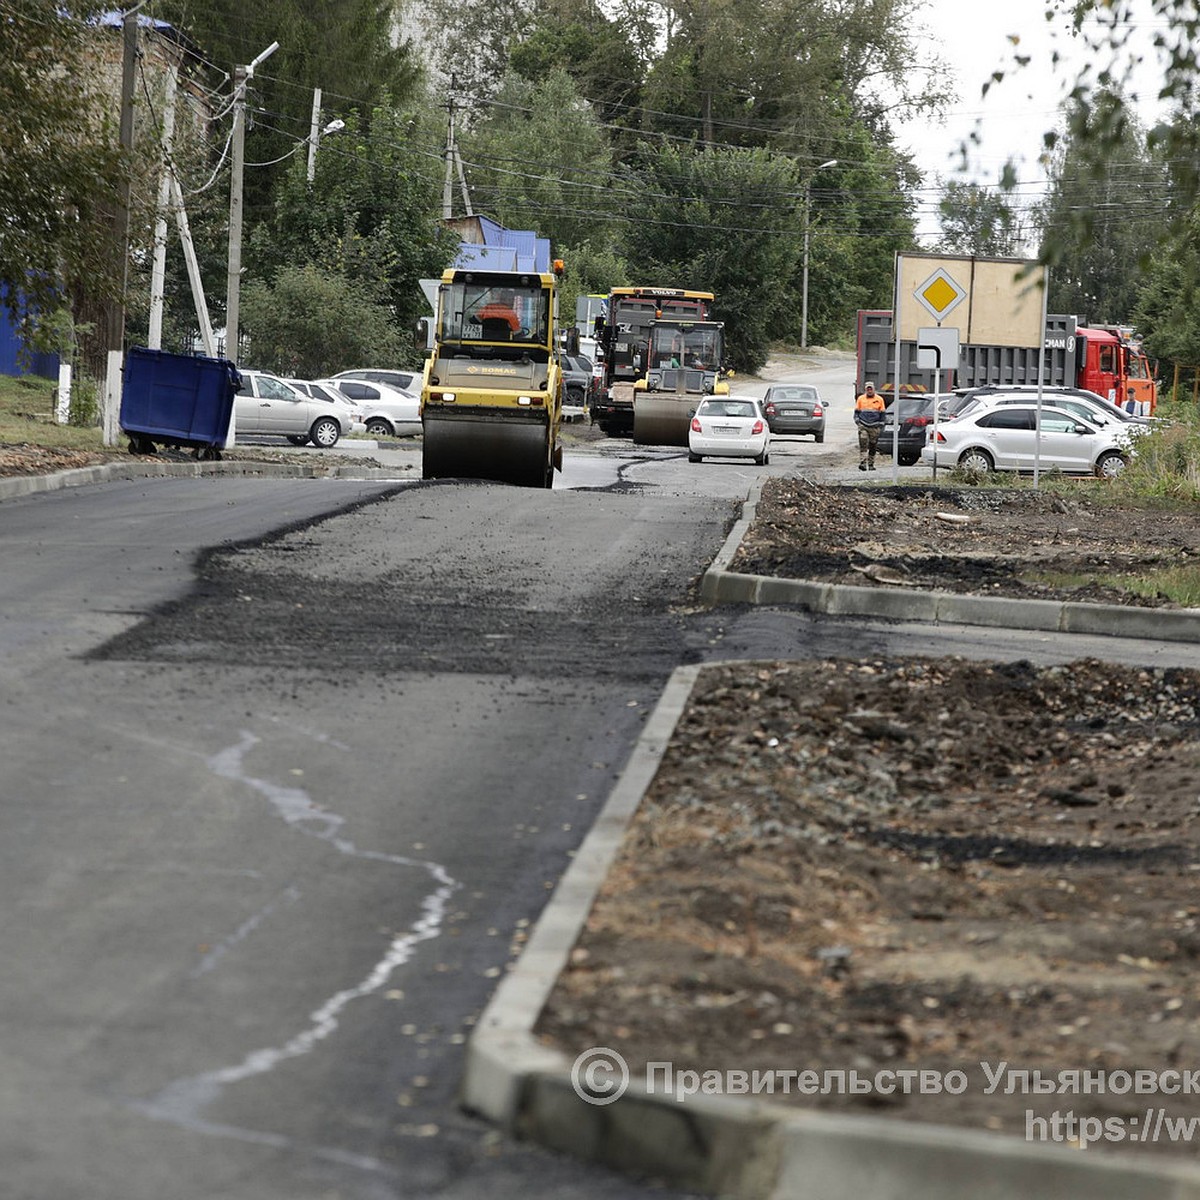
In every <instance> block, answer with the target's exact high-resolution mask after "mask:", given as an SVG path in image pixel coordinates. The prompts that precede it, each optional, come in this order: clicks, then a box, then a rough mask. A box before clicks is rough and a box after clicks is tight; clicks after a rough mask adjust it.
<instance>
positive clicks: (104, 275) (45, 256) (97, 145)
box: [0, 0, 122, 335]
mask: <svg viewBox="0 0 1200 1200" xmlns="http://www.w3.org/2000/svg"><path fill="white" fill-rule="evenodd" d="M91 15H92V14H91V13H90V12H87V11H83V12H76V13H75V14H73V15H67V14H66V13H64V12H62V10H60V8H59V7H58V6H57V5H56V4H54V3H52V2H51V0H7V2H6V4H5V6H4V11H3V19H2V20H0V98H2V104H0V107H3V110H4V118H3V120H0V294H2V297H3V303H4V305H5V307H6V309H7V310H8V313H9V315H10V317H11V318H12V320H13V321H14V323H15V324H18V325H21V326H23V328H24V329H25V330H26V332H27V333H29V334H31V335H32V333H33V327H34V325H36V321H37V315H38V314H39V313H41V314H46V315H49V314H51V313H53V312H54V311H55V310H56V309H57V308H58V307H59V306H60V305H61V304H62V302H63V298H64V296H65V295H66V294H68V293H69V292H71V291H77V290H78V289H80V288H81V287H82V286H83V285H84V283H85V282H86V284H87V286H88V287H89V288H90V289H91V290H92V291H93V292H94V293H97V294H108V295H110V296H111V295H114V294H116V293H117V292H119V290H120V286H121V277H122V270H121V266H122V264H121V260H120V257H119V256H118V255H117V254H116V253H115V248H116V245H117V241H116V237H115V234H114V232H113V225H112V220H113V216H114V213H115V209H116V204H117V197H118V184H119V182H120V179H121V169H122V164H121V160H120V155H119V151H118V146H117V136H116V131H115V129H114V127H113V125H112V123H111V121H110V118H109V112H110V110H109V108H108V107H106V106H102V105H99V104H97V103H96V101H95V98H94V96H92V95H91V94H90V93H89V90H88V82H87V81H88V79H89V74H90V73H89V71H88V70H87V69H86V67H85V64H86V59H87V54H88V51H89V46H90V39H91V37H92V35H93V33H94V30H93V29H92V28H91V27H90V26H89V25H88V24H87V23H86V20H87V18H88V17H89V16H91ZM22 297H23V298H24V300H23V301H22V299H21V298H22Z"/></svg>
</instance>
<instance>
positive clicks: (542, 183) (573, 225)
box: [461, 67, 619, 248]
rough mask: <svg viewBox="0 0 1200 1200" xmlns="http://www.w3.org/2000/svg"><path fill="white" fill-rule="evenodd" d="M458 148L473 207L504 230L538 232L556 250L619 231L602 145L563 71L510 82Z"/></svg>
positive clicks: (507, 80) (609, 157)
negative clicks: (463, 160)
mask: <svg viewBox="0 0 1200 1200" xmlns="http://www.w3.org/2000/svg"><path fill="white" fill-rule="evenodd" d="M461 147H462V154H463V157H464V159H465V160H466V162H467V163H468V169H469V175H470V180H471V191H472V197H473V201H474V204H475V205H476V207H477V208H478V209H479V210H480V211H482V212H485V213H487V214H488V215H490V216H493V217H495V218H496V220H498V221H500V222H501V223H502V224H504V225H506V226H508V227H509V228H510V229H536V230H537V231H538V232H539V233H541V234H542V235H543V236H545V237H548V238H549V239H550V241H551V245H552V246H554V247H558V248H561V247H563V246H574V245H580V244H582V243H584V242H586V241H588V240H589V239H590V240H594V241H603V240H605V239H606V238H607V237H609V236H611V234H612V231H613V230H614V228H615V227H616V225H617V224H618V223H619V221H618V220H617V217H616V213H615V212H614V211H613V206H612V205H611V202H610V199H609V187H610V179H611V174H612V166H613V164H612V154H611V150H610V147H609V144H608V141H607V139H606V138H605V136H604V133H603V131H602V130H601V129H600V127H599V124H598V122H597V120H596V116H595V113H594V112H593V111H592V108H591V106H590V105H588V104H587V103H586V102H585V101H584V100H583V99H582V98H581V97H580V96H579V93H578V90H577V89H576V86H575V83H574V81H573V80H572V78H571V76H570V75H569V74H567V72H566V71H565V70H564V69H563V68H561V67H555V68H553V69H551V70H550V71H548V72H547V73H546V75H545V76H544V77H543V78H541V79H540V80H539V81H538V82H530V81H529V80H527V79H524V78H522V77H521V76H519V75H516V74H509V75H508V76H507V77H506V78H505V80H504V83H503V84H502V86H501V88H500V91H499V93H498V94H497V97H496V100H495V103H494V105H493V106H492V108H491V109H490V112H489V115H488V116H487V117H486V118H485V119H483V120H481V121H479V122H478V123H477V124H476V125H475V127H474V128H473V129H472V130H470V131H469V132H467V133H464V135H463V137H462V139H461Z"/></svg>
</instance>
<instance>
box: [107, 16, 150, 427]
mask: <svg viewBox="0 0 1200 1200" xmlns="http://www.w3.org/2000/svg"><path fill="white" fill-rule="evenodd" d="M145 2H146V0H139V2H138V3H137V4H135V5H134V6H133V8H131V9H129V10H128V11H126V12H125V13H124V14H123V15H122V18H121V43H122V47H121V123H120V131H121V132H120V138H121V151H122V154H123V156H124V159H125V162H124V163H123V164H122V171H121V182H120V184H119V187H118V192H117V211H116V214H115V218H114V226H115V233H116V245H117V252H118V254H120V256H121V257H120V264H119V276H120V279H119V281H118V282H119V286H120V293H119V294H118V296H117V298H116V299H115V300H114V301H112V302H111V303H110V305H109V307H108V321H107V328H106V330H105V334H106V341H107V343H108V361H107V369H106V373H105V381H104V433H103V438H104V444H105V445H106V446H114V445H116V442H117V421H118V416H119V409H120V395H121V363H122V360H123V357H124V351H125V290H126V287H127V285H128V282H129V193H130V172H131V171H132V170H133V91H134V83H135V81H136V74H137V53H138V44H137V34H138V30H137V14H138V9H140V8H141V7H142V5H143V4H145Z"/></svg>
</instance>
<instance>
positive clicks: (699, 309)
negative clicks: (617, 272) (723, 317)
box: [591, 287, 713, 435]
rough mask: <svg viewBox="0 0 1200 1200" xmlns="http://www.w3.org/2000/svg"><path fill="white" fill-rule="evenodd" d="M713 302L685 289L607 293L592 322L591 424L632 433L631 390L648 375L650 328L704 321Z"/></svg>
mask: <svg viewBox="0 0 1200 1200" xmlns="http://www.w3.org/2000/svg"><path fill="white" fill-rule="evenodd" d="M712 303H713V294H712V292H695V291H689V290H687V289H686V288H661V287H619V288H613V289H612V290H611V291H610V292H609V293H608V298H607V300H606V302H605V305H604V312H603V313H602V314H601V315H600V316H598V317H597V318H596V320H595V324H594V332H595V337H596V353H597V355H598V356H599V358H600V361H601V364H602V368H603V370H602V375H601V379H600V386H599V387H598V388H597V389H596V394H595V396H594V398H593V400H592V406H591V416H592V421H593V423H594V424H597V425H599V426H600V428H601V429H602V430H603V431H604V432H605V433H607V434H611V435H620V434H626V435H627V434H630V433H632V432H633V394H634V387H635V385H636V384H637V382H638V380H640V379H643V378H645V375H646V365H647V352H648V342H649V337H650V326H651V325H652V324H653V323H654V322H655V321H660V320H663V319H664V318H666V319H670V318H675V319H678V320H685V321H707V320H709V318H710V317H711V316H712Z"/></svg>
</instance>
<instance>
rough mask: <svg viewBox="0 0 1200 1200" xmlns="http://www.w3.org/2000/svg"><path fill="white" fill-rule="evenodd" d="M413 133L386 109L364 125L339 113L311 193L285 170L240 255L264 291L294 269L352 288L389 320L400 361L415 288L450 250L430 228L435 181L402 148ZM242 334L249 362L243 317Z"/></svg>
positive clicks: (410, 347)
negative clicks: (269, 208) (268, 210)
mask: <svg viewBox="0 0 1200 1200" xmlns="http://www.w3.org/2000/svg"><path fill="white" fill-rule="evenodd" d="M419 124H420V118H419V117H417V116H415V115H408V114H403V113H401V112H399V111H398V110H396V109H394V108H393V107H391V106H390V105H385V106H383V107H381V108H380V109H377V110H376V111H375V112H374V113H373V114H372V115H371V120H370V122H369V125H368V124H365V123H363V122H360V120H359V118H358V116H357V114H356V113H350V114H348V118H347V124H346V128H345V129H344V130H343V131H342V132H341V133H339V134H338V135H337V137H336V138H329V139H327V140H326V141H325V142H323V143H322V147H321V149H320V150H319V152H318V153H317V156H316V162H315V170H314V179H313V182H312V183H311V184H310V183H309V182H308V180H307V177H306V163H305V162H303V161H301V160H300V159H296V160H295V161H294V162H293V164H292V166H291V169H290V170H289V172H288V174H287V176H286V178H285V179H284V181H283V183H282V184H281V185H280V187H279V188H278V190H277V192H276V197H275V204H274V209H273V212H272V214H271V217H270V219H269V221H266V222H262V223H261V224H260V225H259V226H258V228H257V229H256V231H255V234H254V236H253V238H252V241H251V247H250V253H249V256H248V273H249V274H250V275H251V276H252V277H257V278H259V279H262V280H265V281H267V282H268V283H270V282H272V281H274V280H276V279H277V278H278V277H279V276H280V275H281V274H282V273H283V272H284V271H286V270H287V269H289V268H295V267H300V266H311V267H314V268H316V269H317V270H319V271H320V272H321V273H323V275H324V277H325V278H327V279H332V278H338V277H340V278H343V279H345V280H347V281H353V285H354V289H355V291H356V294H357V296H358V297H367V298H369V299H370V300H371V301H372V302H373V303H376V304H378V305H380V306H381V307H382V309H383V311H385V312H386V313H388V314H389V316H390V319H391V320H392V322H393V324H394V325H395V327H396V329H397V331H398V334H397V336H398V338H399V341H398V343H397V345H398V346H399V347H400V348H401V349H400V353H401V357H402V358H403V359H405V360H408V359H411V358H412V357H413V355H414V354H416V352H417V348H416V346H415V344H414V342H413V337H412V333H411V330H412V327H413V325H414V324H415V321H416V319H417V318H418V317H420V316H422V315H425V312H426V309H427V305H426V301H425V298H424V295H423V293H422V291H421V287H420V280H422V279H428V278H436V277H438V276H440V275H441V273H442V271H443V270H444V269H445V267H446V265H447V264H448V263H449V261H450V259H451V258H452V257H453V254H454V247H455V245H456V242H455V240H454V239H453V238H452V237H451V236H450V235H449V234H448V233H447V232H446V231H445V230H444V229H442V228H441V226H440V225H439V224H438V221H437V211H438V208H437V204H438V181H437V179H436V178H435V177H434V176H433V175H432V174H430V173H429V169H428V164H427V161H426V160H425V159H424V158H423V157H422V156H420V155H419V154H414V153H413V152H412V151H411V150H410V149H409V146H408V141H409V138H410V137H411V136H412V134H413V131H414V130H415V129H416V128H417V127H419ZM246 325H247V329H248V330H249V331H250V332H251V335H252V344H253V345H254V347H255V352H256V353H257V350H258V341H257V338H256V337H254V334H255V333H256V331H255V330H254V328H253V326H252V324H251V321H250V318H249V316H247V318H246Z"/></svg>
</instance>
